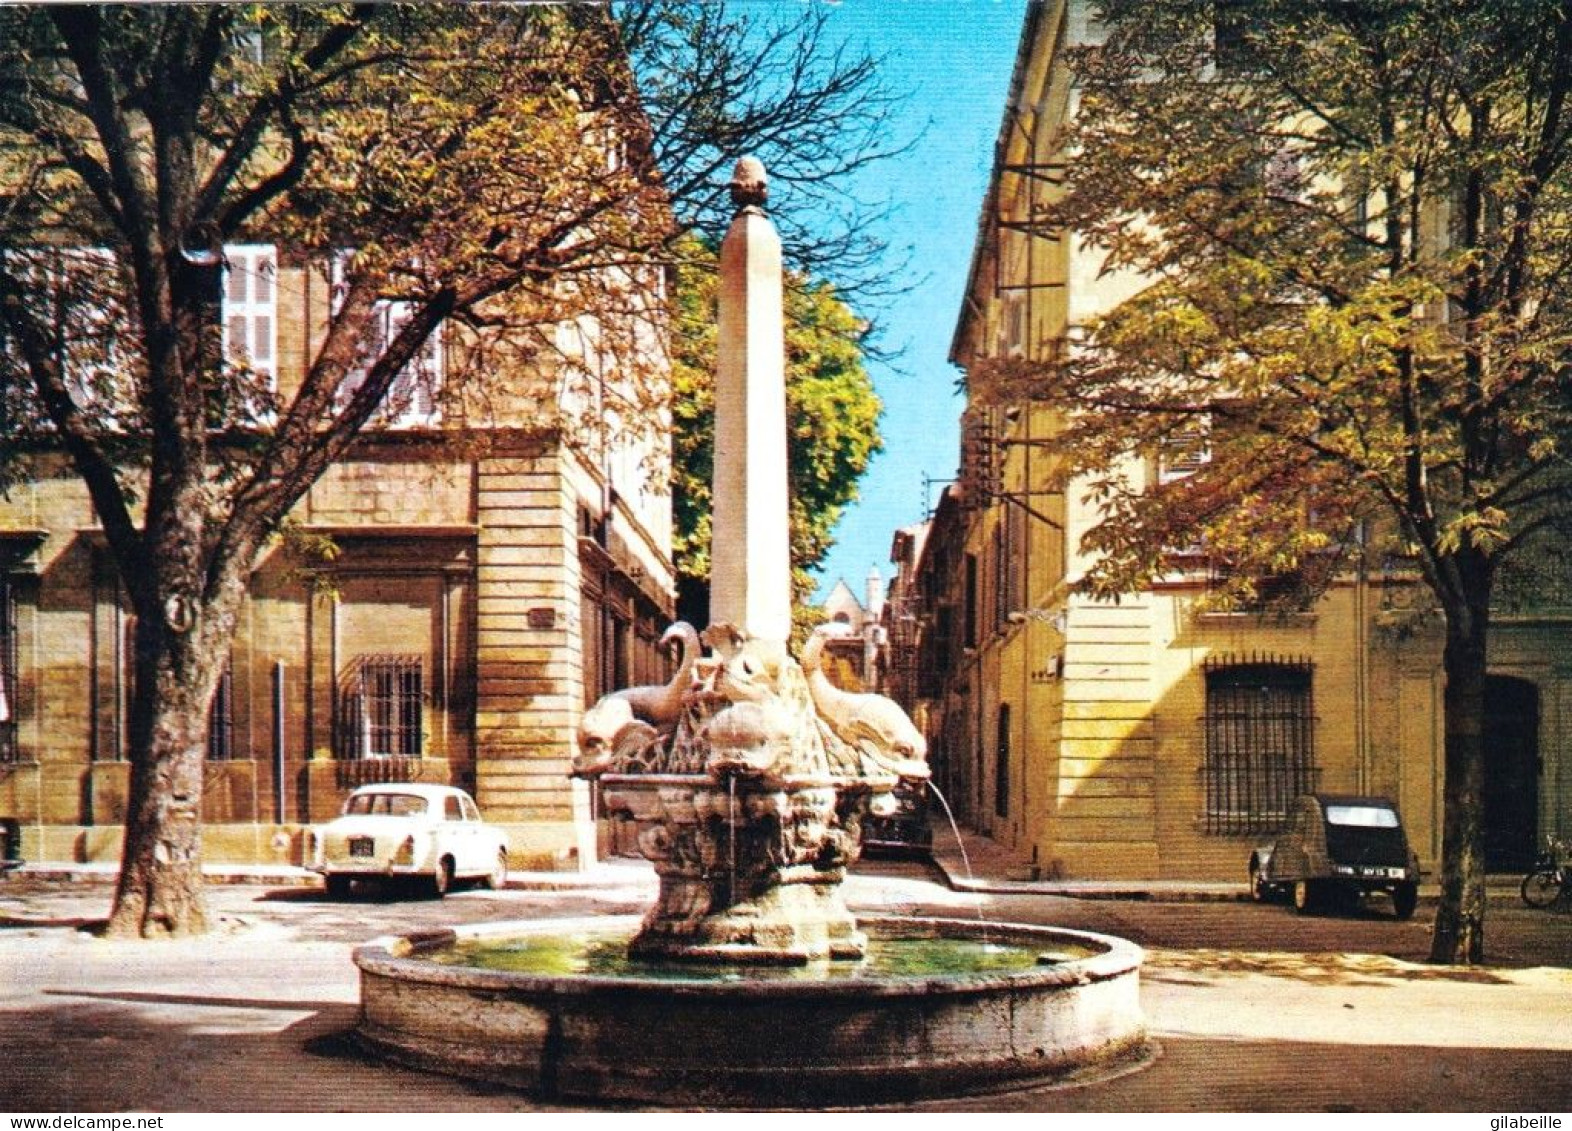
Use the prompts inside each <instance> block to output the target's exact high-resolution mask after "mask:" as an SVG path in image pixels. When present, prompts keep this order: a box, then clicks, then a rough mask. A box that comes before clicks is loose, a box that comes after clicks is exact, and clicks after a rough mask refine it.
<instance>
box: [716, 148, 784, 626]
mask: <svg viewBox="0 0 1572 1131" xmlns="http://www.w3.org/2000/svg"><path fill="white" fill-rule="evenodd" d="M767 195H768V184H767V182H766V179H765V174H764V166H763V165H762V164H761V163H760V162H759V161H758V160H757V159H756V158H753V157H744V158H743V159H742V160H741V161H739V162H737V168H736V171H735V172H734V173H733V174H732V180H731V199H732V203H733V204H734V205H735V206H736V209H737V212H736V215H735V217H734V218H733V219H732V222H731V227H730V228H729V229H728V230H727V232H726V238H725V240H724V241H723V242H722V243H721V252H720V320H719V321H720V326H719V336H720V340H719V349H718V351H717V355H718V356H717V360H716V372H715V466H714V476H715V480H714V483H713V485H712V487H713V495H714V512H713V515H712V519H711V532H710V621H711V623H725V624H731V625H735V626H736V627H738V628H740V629H742V630H744V631H745V632H746V633H747V634H748V635H749V636H750V637H751V638H753V639H754V640H758V641H763V642H767V643H770V644H779V645H780V646H781V648H782V649H784V648H785V644H786V640H787V638H788V637H789V636H790V635H791V600H792V595H791V534H790V518H791V512H790V507H789V504H788V493H787V475H786V458H787V457H786V340H785V329H784V323H783V319H782V313H781V241H780V236H779V235H778V234H777V233H776V231H775V225H774V224H772V223H770V220H769V217H768V216H766V215H765V213H764V202H765V199H766V197H767Z"/></svg>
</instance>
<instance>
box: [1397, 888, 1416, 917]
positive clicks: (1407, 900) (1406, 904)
mask: <svg viewBox="0 0 1572 1131" xmlns="http://www.w3.org/2000/svg"><path fill="white" fill-rule="evenodd" d="M1418 903H1419V885H1418V884H1398V885H1397V886H1396V887H1395V888H1393V889H1392V910H1393V911H1395V912H1396V913H1397V917H1398V918H1399V919H1412V918H1413V917H1414V908H1415V907H1416V906H1417V905H1418Z"/></svg>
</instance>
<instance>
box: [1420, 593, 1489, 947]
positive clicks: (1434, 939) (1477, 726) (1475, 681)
mask: <svg viewBox="0 0 1572 1131" xmlns="http://www.w3.org/2000/svg"><path fill="white" fill-rule="evenodd" d="M1470 588H1475V587H1470ZM1482 588H1483V589H1484V592H1485V595H1484V596H1483V598H1481V597H1480V596H1478V595H1477V594H1472V593H1471V594H1470V599H1469V600H1468V601H1466V602H1464V603H1462V604H1460V605H1459V606H1458V607H1448V608H1447V610H1446V622H1447V624H1446V649H1445V652H1444V654H1443V659H1442V666H1443V670H1444V672H1445V675H1446V692H1445V696H1444V700H1443V704H1444V706H1443V711H1444V725H1445V734H1446V769H1445V773H1446V778H1445V782H1444V785H1443V792H1442V798H1443V816H1442V833H1441V902H1440V905H1439V907H1437V909H1436V919H1435V926H1434V929H1433V932H1432V935H1431V940H1430V961H1432V962H1442V963H1464V964H1471V963H1478V962H1483V961H1484V959H1485V858H1484V839H1483V836H1482V835H1481V824H1482V818H1483V813H1484V716H1485V676H1486V656H1485V642H1486V636H1487V633H1488V629H1489V616H1490V603H1489V596H1488V594H1489V581H1488V576H1487V577H1486V578H1485V580H1484V583H1483V586H1482Z"/></svg>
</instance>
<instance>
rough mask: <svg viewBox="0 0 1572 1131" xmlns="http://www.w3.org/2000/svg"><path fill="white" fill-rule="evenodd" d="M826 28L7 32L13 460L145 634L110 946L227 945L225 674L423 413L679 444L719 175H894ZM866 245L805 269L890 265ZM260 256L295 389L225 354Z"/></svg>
mask: <svg viewBox="0 0 1572 1131" xmlns="http://www.w3.org/2000/svg"><path fill="white" fill-rule="evenodd" d="M822 28H823V16H822V14H821V13H815V12H812V11H803V12H799V13H797V14H796V15H794V16H788V17H787V18H784V19H773V18H772V19H763V20H761V19H758V18H755V17H753V16H743V17H738V16H736V15H734V14H731V13H729V12H728V11H727V10H726V9H725V7H724V5H722V4H721V3H719V0H696V2H693V3H682V4H679V3H673V2H670V0H642V2H639V3H633V4H629V5H625V6H623V7H621V8H620V9H619V10H618V12H617V14H616V18H613V16H612V14H611V13H610V12H609V11H608V10H607V9H606V8H605V7H603V6H599V5H563V6H548V5H518V6H492V7H484V6H482V7H475V6H462V5H431V6H407V7H405V6H393V5H358V6H341V7H327V6H314V5H311V6H308V5H268V6H264V5H250V6H246V5H215V6H195V5H155V6H105V7H99V6H92V5H69V6H60V7H54V8H45V7H24V8H5V9H3V10H0V42H4V43H5V44H6V51H5V52H4V53H0V247H3V248H4V249H5V250H4V253H3V255H0V440H3V446H0V466H5V467H9V468H11V469H13V471H14V470H15V469H18V468H21V467H23V466H24V465H23V464H22V463H19V462H18V457H24V456H26V455H27V454H28V453H30V452H34V451H37V450H40V449H42V448H49V449H58V450H61V451H63V452H64V453H65V454H66V456H67V457H68V458H69V460H70V462H71V464H72V466H73V468H74V469H75V471H76V473H77V474H78V475H79V476H80V477H81V478H82V480H83V481H84V483H85V484H86V486H87V489H88V492H89V494H90V497H91V499H92V503H93V507H94V510H95V512H96V515H97V518H98V521H99V522H100V523H101V524H102V526H103V529H104V532H105V537H106V540H107V543H108V547H109V551H110V553H111V554H112V556H113V558H114V560H115V562H116V564H117V567H118V570H119V575H120V579H121V581H122V583H123V585H124V588H125V591H126V593H127V595H128V600H129V602H130V604H131V607H132V611H133V612H134V614H135V616H136V631H135V645H134V664H135V680H134V687H135V693H134V696H133V700H132V703H131V709H130V714H129V718H130V722H129V728H128V733H129V737H128V746H129V757H130V761H131V766H132V775H131V799H130V805H129V812H128V814H127V826H126V847H125V854H124V858H123V864H122V872H121V878H120V884H119V887H118V889H117V894H116V903H115V909H114V912H113V915H112V928H113V929H114V930H116V931H119V932H122V933H143V934H152V933H160V932H176V933H179V932H187V931H194V930H201V929H202V928H203V926H204V923H205V906H204V903H203V900H202V897H201V889H200V821H199V817H198V814H199V813H200V805H201V795H202V773H201V762H202V752H203V748H204V732H205V725H206V714H207V706H208V703H209V701H210V699H211V697H212V693H213V690H214V687H215V686H216V684H217V680H218V678H219V675H220V672H221V670H222V657H223V656H224V655H226V654H227V652H228V648H229V642H230V640H231V639H232V637H233V633H234V629H235V624H236V618H237V615H238V612H239V609H240V607H241V603H242V601H243V599H244V595H245V591H246V586H247V579H248V578H249V575H250V572H251V570H252V568H253V566H254V564H255V563H256V561H257V560H258V555H259V554H260V553H261V552H262V551H263V550H264V549H265V547H266V545H267V544H268V541H269V539H270V538H271V537H273V535H274V534H275V532H276V531H277V530H278V529H279V528H280V525H281V524H283V523H284V522H285V521H286V518H287V516H288V514H289V512H290V510H291V508H292V507H293V506H294V504H295V503H296V502H297V501H298V500H299V499H300V498H301V497H302V496H303V495H304V493H305V492H306V491H307V490H308V489H309V488H310V487H311V485H312V484H313V483H314V482H315V481H316V480H317V478H318V477H319V476H321V475H322V473H323V472H324V471H325V469H326V468H327V467H328V466H330V465H331V464H332V463H333V461H335V460H336V459H338V458H340V457H341V456H343V455H344V453H345V452H346V451H347V450H348V449H349V446H350V445H351V444H352V443H353V442H354V440H355V437H356V436H357V435H358V434H359V433H360V432H361V431H362V430H363V429H365V428H367V427H376V426H378V425H379V424H381V423H382V422H384V421H385V420H386V419H387V417H388V416H389V415H390V414H396V413H397V412H398V411H400V409H401V408H402V407H403V406H404V405H405V404H406V403H407V402H408V401H409V399H410V398H412V397H416V396H419V395H422V393H424V395H428V396H433V397H437V398H439V405H440V414H439V419H440V423H441V426H442V427H443V428H444V429H445V430H446V431H447V432H448V434H449V435H450V436H452V437H454V438H460V437H463V438H467V439H474V438H475V437H476V436H477V435H478V434H479V433H480V432H481V431H483V430H484V429H485V427H486V426H489V425H491V424H505V425H507V426H509V427H511V428H514V429H525V430H542V429H556V430H561V431H563V432H564V433H566V434H567V435H568V436H569V438H570V440H571V439H573V438H574V437H573V430H574V426H575V423H576V422H581V421H584V420H586V419H591V418H599V420H604V419H605V418H606V417H607V416H608V415H609V416H610V417H613V418H614V421H615V424H616V426H617V430H619V431H621V430H626V429H633V428H637V427H640V426H641V425H647V423H648V422H650V421H655V420H658V419H660V416H659V414H658V413H652V412H651V411H650V409H651V408H652V407H653V406H654V405H655V403H656V401H657V400H658V399H659V398H661V397H663V396H664V393H665V388H666V386H665V380H666V378H665V368H664V365H663V364H662V363H660V359H659V358H658V353H659V351H658V350H657V351H652V350H651V349H650V345H651V329H652V326H653V325H654V323H655V322H656V321H658V319H659V317H660V315H659V312H658V311H656V310H655V308H654V305H653V301H654V299H653V296H654V295H656V294H657V293H658V288H657V287H656V285H655V279H656V277H657V272H658V270H659V268H660V266H661V265H662V264H663V263H664V261H665V258H666V253H667V251H668V249H669V246H670V243H671V241H672V240H673V239H674V238H675V237H676V236H677V235H678V234H679V233H680V231H681V230H682V227H683V224H684V223H687V222H704V221H705V219H706V218H708V217H712V216H713V215H714V214H715V211H716V208H717V207H718V204H717V202H718V201H719V199H720V196H721V194H722V193H723V191H724V190H723V185H722V184H721V183H720V182H722V181H723V180H724V177H717V176H716V175H715V174H716V172H717V171H718V170H722V169H725V170H729V168H730V164H731V162H733V161H734V160H735V159H736V157H737V156H739V155H740V153H741V152H742V151H745V150H748V149H753V150H756V151H760V152H762V153H763V154H764V156H765V157H766V159H767V160H769V161H770V162H771V164H772V166H773V173H774V176H775V178H776V180H777V182H778V183H780V184H781V185H783V186H785V188H784V189H783V192H784V193H785V194H786V195H788V196H789V195H790V191H791V186H793V185H796V186H801V188H802V191H803V192H810V193H811V192H820V193H822V192H825V191H827V190H828V188H829V186H830V185H832V184H833V183H834V181H835V179H836V178H837V177H838V176H840V175H842V174H844V173H846V172H848V171H850V170H853V169H855V168H857V167H859V166H860V164H861V163H863V162H864V161H866V160H869V159H873V158H875V157H876V156H877V155H878V154H879V153H880V152H883V151H886V150H887V148H888V147H887V145H886V143H885V141H884V138H883V135H882V134H881V133H880V132H879V131H878V130H877V128H876V127H877V125H878V123H879V122H880V121H881V120H882V117H883V116H884V114H885V112H886V111H887V109H888V107H889V95H888V94H887V93H886V92H885V91H883V90H882V88H881V87H879V85H878V83H877V82H876V77H875V75H874V73H873V71H872V69H871V64H870V63H869V62H868V60H866V59H865V58H863V57H861V56H855V55H849V54H848V55H843V54H834V53H831V54H829V55H824V54H822V53H821V52H820V50H819V48H820V45H821V44H822V39H821V36H822ZM641 84H642V85H643V87H644V88H645V90H644V92H643V93H644V96H643V97H641V90H640V87H641ZM837 123H839V124H840V125H842V126H844V127H845V132H843V133H842V134H841V137H842V140H843V141H845V142H847V144H845V145H844V146H843V147H831V146H830V145H829V144H828V142H827V139H828V137H829V136H830V133H829V131H833V130H835V129H836V125H837ZM848 139H849V141H848ZM855 220H856V217H855V216H854V215H852V214H850V213H846V214H843V216H842V221H843V226H842V227H841V228H840V229H834V230H832V233H831V239H830V240H829V241H828V242H825V243H820V244H815V245H807V246H803V245H799V247H798V248H797V251H798V252H799V254H800V255H804V256H806V259H807V261H808V262H812V261H813V257H814V256H815V255H821V254H828V253H831V252H835V251H837V250H839V251H842V252H847V253H851V252H855V251H856V250H857V248H859V247H862V248H863V249H864V251H866V245H865V244H861V243H859V240H858V239H857V237H856V236H855V232H856V230H857V227H858V226H857V224H856V222H855ZM837 232H838V235H837V234H836V233H837ZM248 242H249V243H267V244H272V245H276V246H277V247H278V248H279V253H280V255H281V256H282V257H284V262H285V263H286V264H287V265H292V266H295V267H297V268H299V267H303V268H305V269H306V271H307V272H308V273H309V274H310V275H311V276H312V278H313V279H315V280H316V282H317V283H319V284H321V285H322V287H323V288H324V289H325V288H326V287H327V285H328V284H329V283H331V285H332V298H331V301H330V302H329V303H324V304H321V305H323V306H326V307H327V309H325V310H319V311H318V317H319V318H320V323H321V324H320V326H319V327H318V334H317V336H315V337H313V339H312V340H311V342H310V344H309V346H308V351H307V352H308V356H307V357H306V358H305V359H304V362H303V363H302V364H300V365H299V366H297V367H292V368H291V369H290V370H289V372H287V373H286V372H285V370H284V369H283V368H281V367H280V368H277V369H275V368H274V367H272V366H271V365H269V364H267V362H268V360H269V359H265V358H263V357H261V356H258V355H256V353H255V351H253V354H252V356H249V357H248V356H246V355H244V354H242V353H240V352H239V351H237V350H235V349H234V348H233V343H228V344H226V341H225V331H224V329H223V328H222V327H221V326H220V322H219V317H218V315H219V311H220V310H221V309H222V304H221V299H220V294H221V288H222V287H224V286H226V285H229V284H231V283H233V282H234V281H235V280H237V279H238V280H242V281H244V280H246V278H247V273H248V268H247V267H246V266H245V264H244V262H243V261H241V260H233V261H231V262H229V263H228V264H227V270H226V262H225V253H224V249H225V248H226V247H231V246H233V245H237V244H244V243H248ZM253 274H254V273H253ZM278 278H282V275H280V276H279V277H278ZM864 278H865V279H868V280H871V278H872V276H871V274H870V273H867V272H865V273H864ZM253 281H254V280H253ZM277 281H278V280H277V278H274V279H272V280H270V281H268V282H266V283H257V284H256V285H268V286H271V285H277ZM390 304H394V305H390ZM394 309H396V310H397V311H398V312H399V317H398V318H397V319H396V320H391V321H390V319H389V317H388V312H389V311H390V310H394ZM439 326H440V327H443V328H444V329H443V337H444V361H445V364H444V369H445V372H444V373H443V374H442V379H441V382H440V385H439V386H438V385H437V384H435V374H434V373H433V372H431V367H430V366H429V365H428V364H426V362H425V361H424V359H425V358H426V357H428V356H429V349H428V347H429V343H430V342H431V341H432V338H433V335H434V334H435V333H436V332H437V328H438V327H439ZM565 331H566V332H565ZM565 341H566V342H567V344H566V345H564V342H565ZM652 353H653V354H654V355H657V356H656V363H655V364H650V363H649V359H650V358H651V357H652ZM608 371H610V372H614V373H615V374H616V389H615V394H616V395H615V397H614V398H612V399H607V397H606V395H605V390H606V385H605V383H604V382H602V381H601V380H600V378H601V376H602V375H603V374H605V373H606V372H608ZM521 375H528V379H523V378H522V377H521ZM586 407H592V408H593V410H594V411H585V410H586ZM597 430H598V432H599V433H601V434H604V432H605V429H604V428H600V427H599V426H598V421H597ZM592 438H593V437H591V439H592ZM586 442H588V441H586Z"/></svg>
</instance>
